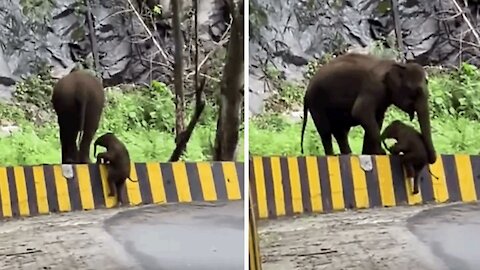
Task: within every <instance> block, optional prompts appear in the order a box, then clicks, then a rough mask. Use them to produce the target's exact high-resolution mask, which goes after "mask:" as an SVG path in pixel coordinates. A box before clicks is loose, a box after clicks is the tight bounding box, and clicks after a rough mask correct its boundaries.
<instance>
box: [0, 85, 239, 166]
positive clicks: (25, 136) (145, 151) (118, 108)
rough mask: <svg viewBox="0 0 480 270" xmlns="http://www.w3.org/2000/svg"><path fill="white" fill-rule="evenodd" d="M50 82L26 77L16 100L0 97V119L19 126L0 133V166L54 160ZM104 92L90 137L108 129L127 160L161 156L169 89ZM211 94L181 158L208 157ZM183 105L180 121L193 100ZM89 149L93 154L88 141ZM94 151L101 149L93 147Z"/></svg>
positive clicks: (166, 145)
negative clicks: (0, 99) (104, 102)
mask: <svg viewBox="0 0 480 270" xmlns="http://www.w3.org/2000/svg"><path fill="white" fill-rule="evenodd" d="M51 85H52V81H51V80H50V81H49V80H48V78H47V79H42V78H39V77H32V78H30V79H27V80H26V81H23V82H22V83H19V84H18V85H17V87H16V89H17V90H16V92H15V94H14V96H15V100H16V104H7V103H0V119H1V120H3V121H8V122H13V123H15V125H17V126H19V127H20V128H21V131H20V132H16V133H13V134H12V135H11V136H7V137H4V138H1V139H0V164H2V166H14V165H35V164H58V163H60V160H61V156H60V155H61V154H60V141H59V133H58V125H57V123H56V116H55V114H54V113H53V110H52V108H51V107H50V106H51V105H50V103H49V101H48V100H49V97H50V94H51V89H52V88H51ZM106 97H107V105H106V107H105V109H104V113H103V117H102V120H101V123H100V128H99V130H98V131H97V133H96V136H95V138H97V137H98V136H100V135H101V134H103V133H105V132H107V131H111V132H114V133H115V134H116V135H117V136H118V137H119V138H120V139H121V140H122V141H123V142H124V143H125V144H126V146H127V148H128V150H129V153H130V157H131V160H132V161H134V162H147V161H157V162H162V161H163V162H164V161H167V160H168V159H169V157H170V155H171V153H172V151H173V149H174V148H175V142H174V133H173V130H174V125H175V123H174V121H175V120H174V119H175V116H174V108H175V107H174V97H173V95H172V93H171V91H170V89H168V88H167V86H166V85H165V84H163V83H159V82H154V83H153V84H152V87H150V88H139V89H136V90H134V91H124V92H122V91H121V90H119V89H109V90H108V91H107V94H106ZM212 100H213V98H210V99H209V100H208V101H207V103H208V104H207V106H206V108H205V110H204V113H203V115H202V117H201V119H200V121H199V123H198V124H197V127H196V128H195V130H194V132H193V134H192V137H191V139H190V141H189V143H188V145H187V150H186V152H185V153H184V155H183V156H182V160H188V161H207V160H211V154H212V150H211V148H212V146H213V143H214V138H215V130H216V116H217V109H216V106H215V104H214V102H213V101H212ZM32 104H33V105H32ZM32 106H33V108H34V109H32ZM187 107H188V108H189V109H188V110H187V112H186V116H187V119H186V121H188V120H189V117H190V115H191V111H192V109H193V104H189V105H188V106H187ZM42 113H43V114H46V115H47V116H46V117H44V118H45V119H46V120H44V121H43V122H42V123H36V121H35V120H36V119H38V118H39V117H38V116H39V115H42ZM240 133H241V137H240V143H241V145H240V147H241V148H240V149H243V132H240ZM95 138H94V139H95ZM90 151H91V158H92V160H94V159H93V158H94V157H93V144H92V147H91V150H90ZM99 151H102V149H101V148H99ZM237 157H238V160H239V161H243V151H239V152H238V156H237Z"/></svg>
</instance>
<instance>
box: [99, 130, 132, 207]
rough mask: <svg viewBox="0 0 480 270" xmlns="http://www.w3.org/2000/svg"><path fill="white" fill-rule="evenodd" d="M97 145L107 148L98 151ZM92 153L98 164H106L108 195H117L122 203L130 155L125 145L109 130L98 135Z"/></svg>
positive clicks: (128, 172)
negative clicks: (103, 150)
mask: <svg viewBox="0 0 480 270" xmlns="http://www.w3.org/2000/svg"><path fill="white" fill-rule="evenodd" d="M97 145H100V146H103V147H105V148H106V149H107V151H106V152H103V153H98V155H97ZM93 149H94V150H93V151H94V152H93V155H94V156H96V157H97V163H98V164H106V165H107V181H108V186H109V189H110V191H109V193H108V196H109V197H112V196H115V192H116V193H117V195H118V201H119V202H120V203H122V204H123V203H124V200H123V198H122V192H121V191H122V189H123V188H124V187H125V181H126V180H127V179H130V180H131V181H133V182H138V180H137V181H134V180H132V179H131V178H130V155H129V154H128V150H127V148H126V147H125V145H124V144H123V143H122V142H121V141H120V140H119V139H118V138H117V137H116V136H115V135H114V134H113V133H111V132H108V133H105V134H103V135H102V136H100V137H98V138H97V140H96V141H95V143H94V148H93Z"/></svg>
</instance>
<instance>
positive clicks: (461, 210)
mask: <svg viewBox="0 0 480 270" xmlns="http://www.w3.org/2000/svg"><path fill="white" fill-rule="evenodd" d="M407 226H408V228H409V229H410V231H411V232H412V233H413V234H415V235H416V236H417V237H418V238H419V239H420V240H421V241H422V242H423V243H425V244H426V245H428V246H429V247H430V249H431V251H432V252H433V254H434V255H436V256H437V257H438V259H439V260H442V261H443V262H444V264H445V265H446V266H447V267H448V269H451V270H474V269H479V268H480V205H479V204H461V205H451V206H445V207H439V208H434V209H429V210H425V211H422V212H420V213H419V214H417V215H415V216H413V217H412V218H410V219H408V222H407Z"/></svg>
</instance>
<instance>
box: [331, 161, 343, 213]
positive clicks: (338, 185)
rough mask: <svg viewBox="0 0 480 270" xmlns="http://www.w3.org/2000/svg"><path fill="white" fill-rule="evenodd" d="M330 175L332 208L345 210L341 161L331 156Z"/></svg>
mask: <svg viewBox="0 0 480 270" xmlns="http://www.w3.org/2000/svg"><path fill="white" fill-rule="evenodd" d="M327 164H328V175H329V178H330V189H331V193H332V194H331V196H332V206H333V209H334V210H343V209H345V201H344V199H343V185H342V176H341V173H340V161H339V159H338V157H336V156H331V157H328V158H327Z"/></svg>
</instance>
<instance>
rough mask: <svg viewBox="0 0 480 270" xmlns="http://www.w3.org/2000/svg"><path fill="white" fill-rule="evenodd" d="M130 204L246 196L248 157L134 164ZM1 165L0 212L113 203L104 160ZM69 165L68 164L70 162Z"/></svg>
mask: <svg viewBox="0 0 480 270" xmlns="http://www.w3.org/2000/svg"><path fill="white" fill-rule="evenodd" d="M131 166H132V171H131V175H130V177H131V178H132V179H134V180H137V179H138V182H132V181H130V180H127V181H126V193H127V196H126V197H127V198H128V203H129V204H130V205H139V204H159V203H173V202H179V203H183V202H192V201H222V200H239V199H242V198H243V189H244V182H243V179H244V170H243V168H244V165H243V162H173V163H154V162H152V163H132V165H131ZM70 168H71V169H72V170H71V171H70V173H73V174H72V175H73V177H71V178H66V177H65V176H64V175H67V177H70V176H68V174H69V172H68V170H66V171H64V170H62V165H40V166H15V167H0V202H1V204H0V217H16V216H35V215H39V214H47V213H52V212H69V211H75V210H91V209H98V208H111V207H114V205H115V204H116V202H117V197H108V196H107V193H108V185H107V181H106V175H107V174H106V168H105V166H104V165H100V166H98V165H96V164H80V165H73V166H71V167H70ZM67 169H68V166H67Z"/></svg>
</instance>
